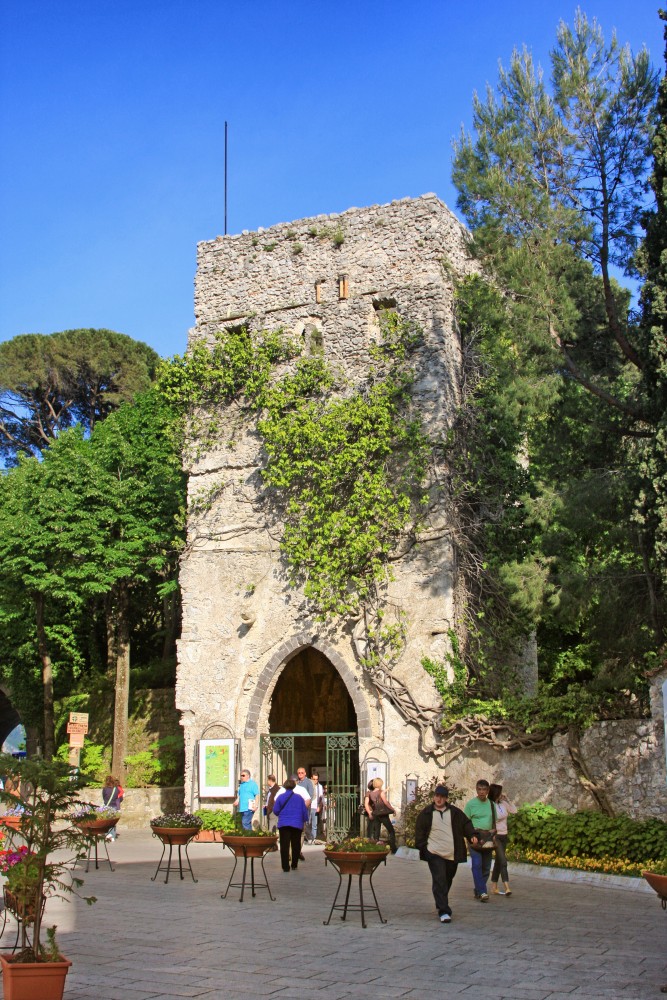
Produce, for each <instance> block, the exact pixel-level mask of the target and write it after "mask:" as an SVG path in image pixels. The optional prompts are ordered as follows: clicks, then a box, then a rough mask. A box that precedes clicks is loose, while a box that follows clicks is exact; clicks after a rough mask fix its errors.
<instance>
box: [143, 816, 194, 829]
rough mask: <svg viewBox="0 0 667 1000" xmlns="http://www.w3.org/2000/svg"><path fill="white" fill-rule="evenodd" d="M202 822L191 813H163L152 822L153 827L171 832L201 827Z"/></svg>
mask: <svg viewBox="0 0 667 1000" xmlns="http://www.w3.org/2000/svg"><path fill="white" fill-rule="evenodd" d="M201 825H202V821H201V819H200V818H199V816H195V814H194V813H189V812H171V813H163V814H162V815H161V816H156V817H155V818H154V819H152V820H151V826H158V827H164V828H165V829H169V830H180V829H185V828H190V827H195V826H196V827H200V826H201Z"/></svg>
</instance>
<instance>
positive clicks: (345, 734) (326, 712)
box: [260, 644, 359, 838]
mask: <svg viewBox="0 0 667 1000" xmlns="http://www.w3.org/2000/svg"><path fill="white" fill-rule="evenodd" d="M268 721H269V725H268V730H269V731H268V732H266V733H263V734H262V735H261V736H260V757H261V767H260V771H261V779H262V781H264V779H265V778H266V776H267V775H268V774H275V776H276V778H277V780H278V781H279V782H282V781H283V780H285V779H286V778H287V777H289V775H290V774H292V773H294V772H295V771H296V769H297V767H304V768H305V769H306V773H307V774H309V775H310V774H311V773H312V772H314V771H316V772H317V773H318V774H319V776H320V780H321V781H322V782H323V783H325V784H326V790H327V813H326V836H327V837H329V838H331V837H336V836H341V835H345V834H347V833H348V832H349V831H350V830H351V829H354V827H355V823H356V822H358V820H357V816H356V806H357V803H358V801H359V739H358V724H357V713H356V710H355V704H354V701H353V699H352V697H351V694H350V692H349V690H348V687H347V685H346V683H345V681H344V679H343V677H342V676H341V674H340V672H339V670H338V669H337V667H336V666H335V665H334V663H333V662H332V661H331V659H330V658H329V657H328V656H327V655H326V653H325V652H324V651H323V650H322V649H319V648H317V647H315V646H314V645H312V644H308V645H303V646H301V647H299V648H298V649H297V650H296V651H295V652H293V653H292V655H291V656H289V657H288V658H287V660H286V662H284V665H283V667H282V669H281V671H280V675H279V677H278V679H277V681H276V682H275V686H274V688H273V692H272V695H271V704H270V709H269V719H268Z"/></svg>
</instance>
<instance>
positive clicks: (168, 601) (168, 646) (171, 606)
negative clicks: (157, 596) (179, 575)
mask: <svg viewBox="0 0 667 1000" xmlns="http://www.w3.org/2000/svg"><path fill="white" fill-rule="evenodd" d="M162 620H163V622H164V642H163V643H162V662H163V663H164V661H165V660H168V659H170V657H172V656H173V655H174V643H175V642H176V625H177V621H178V593H177V592H176V591H174V592H173V593H171V594H167V595H166V596H165V597H163V598H162Z"/></svg>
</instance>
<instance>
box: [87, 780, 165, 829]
mask: <svg viewBox="0 0 667 1000" xmlns="http://www.w3.org/2000/svg"><path fill="white" fill-rule="evenodd" d="M124 791H125V796H124V798H123V805H122V807H121V824H122V826H124V827H125V828H126V829H128V830H140V829H146V828H147V827H148V824H149V823H150V821H151V820H152V819H153V817H154V816H159V815H160V814H161V813H166V812H181V811H182V809H183V801H184V793H183V788H182V787H177V788H126V789H125V790H124ZM81 798H82V800H84V801H85V802H96V803H101V802H102V789H101V788H82V789H81Z"/></svg>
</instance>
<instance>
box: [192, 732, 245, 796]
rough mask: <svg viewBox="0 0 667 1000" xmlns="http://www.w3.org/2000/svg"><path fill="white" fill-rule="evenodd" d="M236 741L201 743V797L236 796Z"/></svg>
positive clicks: (203, 741) (208, 741) (204, 741)
mask: <svg viewBox="0 0 667 1000" xmlns="http://www.w3.org/2000/svg"><path fill="white" fill-rule="evenodd" d="M235 743H236V741H235V740H200V741H199V795H200V797H201V798H215V799H221V798H229V797H233V796H234V795H236V781H235V774H234V761H235V754H234V746H235Z"/></svg>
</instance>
